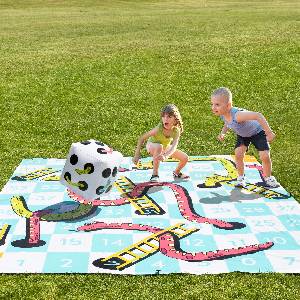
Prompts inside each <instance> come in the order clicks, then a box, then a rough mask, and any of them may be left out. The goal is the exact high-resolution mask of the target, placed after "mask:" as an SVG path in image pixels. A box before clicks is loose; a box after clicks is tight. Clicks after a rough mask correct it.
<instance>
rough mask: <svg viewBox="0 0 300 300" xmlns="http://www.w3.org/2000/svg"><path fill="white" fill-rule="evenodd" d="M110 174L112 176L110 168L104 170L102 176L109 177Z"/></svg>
mask: <svg viewBox="0 0 300 300" xmlns="http://www.w3.org/2000/svg"><path fill="white" fill-rule="evenodd" d="M110 174H111V169H110V168H106V169H105V170H103V172H102V176H103V177H104V178H107V177H109V176H110Z"/></svg>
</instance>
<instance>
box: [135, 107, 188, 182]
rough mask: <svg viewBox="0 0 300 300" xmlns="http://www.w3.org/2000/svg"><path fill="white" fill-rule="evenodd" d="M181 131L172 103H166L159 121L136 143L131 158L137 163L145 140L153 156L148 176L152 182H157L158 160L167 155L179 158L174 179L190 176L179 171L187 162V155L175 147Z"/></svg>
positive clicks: (185, 178) (178, 114)
mask: <svg viewBox="0 0 300 300" xmlns="http://www.w3.org/2000/svg"><path fill="white" fill-rule="evenodd" d="M182 132H183V122H182V119H181V116H180V113H179V111H178V108H177V107H176V106H175V105H174V104H168V105H167V106H165V107H164V108H163V109H162V110H161V122H160V123H159V124H158V125H157V126H156V127H155V128H153V129H152V130H150V131H148V132H146V133H144V134H143V135H142V136H141V137H140V138H139V139H138V143H137V147H136V150H135V155H134V157H133V159H132V161H133V163H134V164H137V163H138V161H139V158H140V152H141V148H142V146H143V144H144V142H145V140H147V144H146V149H147V151H148V153H149V154H150V155H151V156H152V157H153V174H152V176H151V178H150V181H152V182H158V181H159V176H158V168H159V163H160V161H164V160H166V159H168V158H169V157H172V158H175V159H178V160H179V163H178V166H177V168H176V169H175V171H174V172H173V176H174V179H183V180H188V179H189V178H190V177H189V176H187V175H184V174H183V173H181V169H182V168H183V167H184V166H185V165H186V163H187V162H188V159H189V158H188V156H187V154H185V153H184V152H182V151H180V150H178V149H177V145H178V142H179V138H180V135H181V133H182Z"/></svg>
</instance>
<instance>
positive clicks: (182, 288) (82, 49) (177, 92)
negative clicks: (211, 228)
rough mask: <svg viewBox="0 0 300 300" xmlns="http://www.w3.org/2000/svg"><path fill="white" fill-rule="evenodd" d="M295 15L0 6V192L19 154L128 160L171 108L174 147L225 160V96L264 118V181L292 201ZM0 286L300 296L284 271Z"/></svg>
mask: <svg viewBox="0 0 300 300" xmlns="http://www.w3.org/2000/svg"><path fill="white" fill-rule="evenodd" d="M299 12H300V5H299V2H298V1H256V2H254V1H250V2H249V1H204V0H203V1H201V0H199V1H196V0H186V1H183V0H182V1H175V0H174V1H171V0H170V1H168V0H165V1H109V0H107V1H96V0H95V1H92V0H86V1H79V0H78V1H76V0H70V1H58V0H47V1H46V0H43V1H39V0H36V1H33V0H32V1H19V0H11V1H7V0H3V1H1V3H0V66H1V67H0V128H1V134H0V159H1V164H0V172H1V173H0V174H1V177H0V186H1V187H3V185H4V184H5V182H7V180H8V179H9V177H10V175H11V174H12V172H13V170H14V169H15V167H16V166H17V165H18V164H19V163H20V161H21V160H22V159H23V158H30V157H57V158H64V157H65V156H66V154H67V152H68V150H69V147H70V144H71V143H72V142H74V141H79V140H83V139H90V138H95V139H100V140H103V141H104V142H106V143H109V144H110V145H111V146H113V147H114V148H115V149H117V150H119V151H121V152H122V153H123V154H124V155H126V156H132V155H133V153H134V148H135V145H136V142H137V138H138V136H139V135H140V134H142V133H143V132H145V131H146V130H149V129H150V128H152V127H154V126H155V125H156V124H157V122H158V120H159V110H160V108H161V107H162V106H163V105H165V104H166V103H169V102H174V103H176V104H177V106H178V107H179V108H180V111H181V113H182V117H183V120H184V126H185V132H184V134H183V136H182V138H181V141H180V148H181V149H183V150H184V151H186V152H187V153H188V154H190V155H199V154H201V155H208V154H231V153H232V152H233V145H234V135H233V134H231V135H230V137H229V138H228V139H227V141H226V142H225V143H224V144H219V143H218V142H217V140H216V136H217V135H218V133H219V131H220V129H221V127H222V123H221V122H220V120H219V119H218V118H216V117H215V116H213V115H212V113H211V112H210V99H209V98H210V97H209V96H210V93H211V92H212V90H213V89H215V88H216V87H219V86H228V87H229V88H230V89H231V90H232V92H233V95H234V104H235V105H236V106H239V107H244V108H247V109H249V110H254V111H260V112H262V113H263V114H264V115H265V116H266V118H267V120H268V121H269V124H270V125H271V127H272V129H273V130H274V131H275V133H276V134H277V138H276V140H275V141H274V143H273V144H272V159H273V170H274V172H273V173H274V175H275V176H276V177H277V179H278V180H279V181H280V182H281V183H282V185H283V186H284V187H285V188H286V189H287V190H288V191H289V192H291V193H292V194H293V195H294V196H295V198H296V199H297V200H298V201H299V199H300V193H299V187H298V183H299V174H300V152H299V143H300V135H299V128H298V127H299V126H298V124H299V122H300V117H299V104H298V103H299V101H300V97H299V83H300V82H299V78H300V76H299V75H300V74H299V73H300V64H299V54H300V51H299V44H300V43H299V40H300V39H299V38H300V36H299V21H300V14H299ZM143 153H144V155H145V152H143ZM250 154H254V155H255V156H257V153H256V152H255V151H254V150H253V149H251V151H250ZM0 278H1V279H0V280H1V281H0V284H1V295H0V298H3V299H8V298H14V299H16V298H27V299H31V298H34V296H36V297H37V298H38V299H57V298H66V299H67V298H74V299H75V298H76V299H83V298H89V297H90V298H92V299H96V298H99V297H100V298H103V299H117V298H120V299H131V298H138V299H158V298H160V299H172V298H176V299H200V298H205V299H214V298H218V299H234V298H237V299H260V298H264V299H297V298H299V297H300V291H299V286H300V278H299V276H294V275H282V274H256V275H251V274H241V273H233V274H225V275H207V276H192V275H169V276H143V277H132V276H111V275H48V276H46V275H11V276H10V275H3V276H1V277H0Z"/></svg>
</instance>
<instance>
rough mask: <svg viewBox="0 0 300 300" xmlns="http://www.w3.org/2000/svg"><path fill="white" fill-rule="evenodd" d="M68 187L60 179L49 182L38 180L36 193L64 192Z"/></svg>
mask: <svg viewBox="0 0 300 300" xmlns="http://www.w3.org/2000/svg"><path fill="white" fill-rule="evenodd" d="M65 189H66V187H65V186H64V185H62V184H61V183H60V182H59V181H49V182H40V181H37V185H36V186H35V189H34V192H35V193H43V192H64V191H65Z"/></svg>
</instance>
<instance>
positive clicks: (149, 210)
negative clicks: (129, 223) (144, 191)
mask: <svg viewBox="0 0 300 300" xmlns="http://www.w3.org/2000/svg"><path fill="white" fill-rule="evenodd" d="M114 185H115V186H116V188H117V190H118V191H119V192H120V193H122V194H123V196H124V194H125V197H126V196H128V201H129V202H130V203H131V204H132V205H133V207H134V208H135V209H136V213H137V214H140V215H150V214H151V215H162V214H164V213H165V211H164V210H163V209H162V208H161V207H159V206H158V205H157V204H156V203H155V202H154V201H153V199H152V198H150V197H149V196H147V195H144V196H142V197H136V198H131V197H130V196H129V193H130V192H131V191H132V190H133V188H134V187H135V184H134V183H133V182H132V181H131V180H130V179H128V178H127V177H125V176H121V177H120V178H118V179H117V180H116V181H115V183H114Z"/></svg>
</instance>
